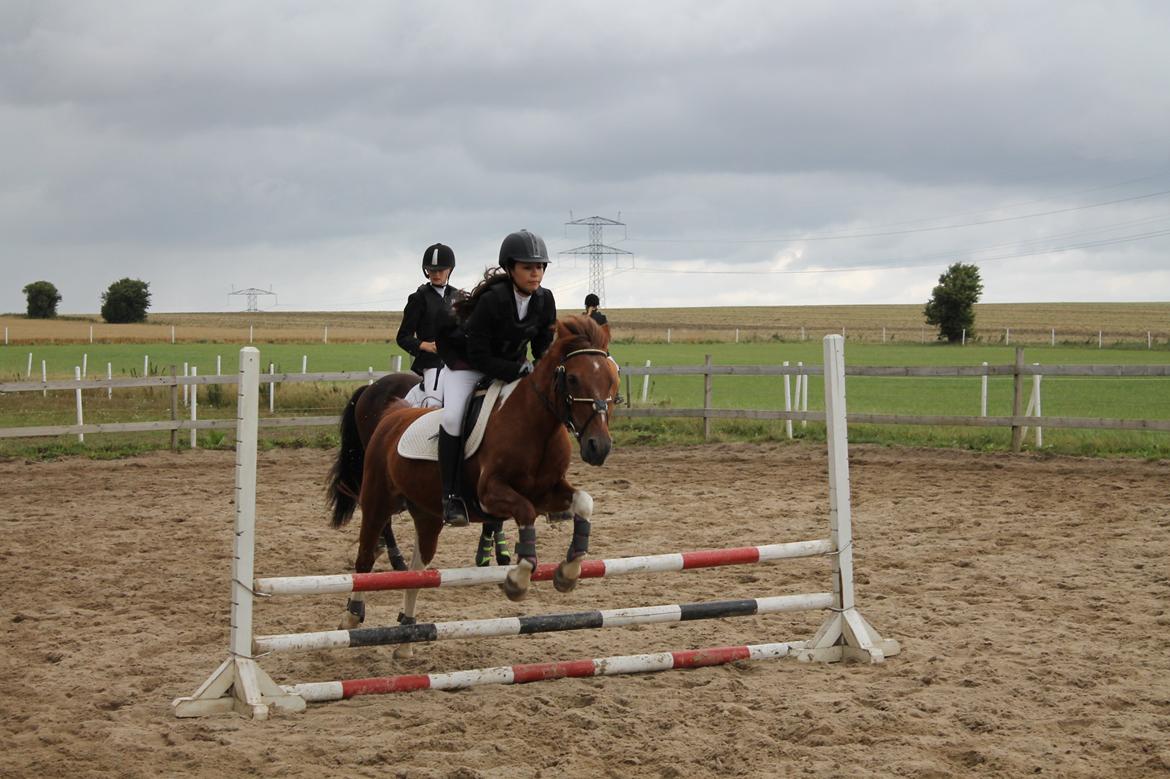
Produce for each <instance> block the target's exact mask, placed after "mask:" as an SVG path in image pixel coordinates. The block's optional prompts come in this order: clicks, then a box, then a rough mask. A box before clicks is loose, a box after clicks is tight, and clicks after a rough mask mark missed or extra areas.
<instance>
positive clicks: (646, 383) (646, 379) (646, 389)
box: [642, 360, 650, 403]
mask: <svg viewBox="0 0 1170 779" xmlns="http://www.w3.org/2000/svg"><path fill="white" fill-rule="evenodd" d="M646 368H647V370H649V368H650V361H649V360H647V361H646ZM649 396H650V374H649V373H646V374H645V375H644V376H642V402H643V403H645V402H646V398H648V397H649Z"/></svg>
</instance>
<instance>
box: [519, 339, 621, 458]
mask: <svg viewBox="0 0 1170 779" xmlns="http://www.w3.org/2000/svg"><path fill="white" fill-rule="evenodd" d="M581 354H602V355H605V356H606V358H608V357H609V352H607V351H605V350H604V349H577V350H576V351H572V352H569V353H568V354H566V355H565V356H564V357H562V358H561V362H560V364H559V365H557V368H556V372H555V374H554V377H555V378H554V379H553V388H554V395H556V394H559V395H560V396H561V397H562V398H564V404H563V407H562V409H561V411H560V412H558V411H557V410H556V408H555V407H554V405H553V404H552V403H550V402H549V400H548V398H546V397H545V396H544V393H543V392H541V391H540V390H539V389H537V390H536V392H537V394H538V395H540V397H541V399H542V400H544V404H545V406H547V407H548V410H549V411H550V412H552V415H553V416H555V417H556V418H557V420H558V421H560V423H561V424H562V425H564V426H565V429H567V430H568V431H569V432H570V433H572V434H573V435H574V436H575V437H576V438H577V443H580V442H581V436H583V435H584V434H585V430H586V429H587V428H588V427H589V425H590V423H592V422H593V419H594V418H595V417H596V416H597V415H599V414H600V415H602V416H605V415H606V414H608V413H609V404H610V403H617V402H619V401H620V399H621V398H620V396H618V395H613V396H611V397H608V398H576V397H573V396H572V395H570V394H569V388H568V386H567V382H566V381H565V363H567V362H568V361H569V360H571V359H572V358H574V357H576V356H578V355H581ZM574 403H592V404H593V413H592V414H590V415H589V418H588V419H586V420H585V424H583V425H581V429H580V430H578V429H577V425H576V424H575V423H574V422H573V404H574Z"/></svg>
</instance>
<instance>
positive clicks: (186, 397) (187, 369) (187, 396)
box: [183, 362, 191, 406]
mask: <svg viewBox="0 0 1170 779" xmlns="http://www.w3.org/2000/svg"><path fill="white" fill-rule="evenodd" d="M190 375H191V363H189V362H185V363H183V378H186V377H187V376H190ZM190 390H191V387H190V386H188V385H186V384H184V385H183V405H184V406H186V405H187V404H188V403H190V401H191V392H190Z"/></svg>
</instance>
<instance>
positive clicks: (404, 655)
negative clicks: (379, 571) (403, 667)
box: [394, 543, 427, 660]
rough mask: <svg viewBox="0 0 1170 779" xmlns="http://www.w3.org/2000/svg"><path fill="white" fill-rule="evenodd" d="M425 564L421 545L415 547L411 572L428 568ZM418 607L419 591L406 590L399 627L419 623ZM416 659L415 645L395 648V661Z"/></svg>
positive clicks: (411, 559)
mask: <svg viewBox="0 0 1170 779" xmlns="http://www.w3.org/2000/svg"><path fill="white" fill-rule="evenodd" d="M426 567H427V566H426V563H424V562H423V559H422V552H421V551H420V550H419V545H418V544H417V543H416V544H415V545H414V555H413V556H412V557H411V558H410V570H412V571H421V570H422V569H423V568H426ZM417 605H418V590H406V591H405V594H404V595H403V598H402V611H401V612H399V614H398V624H399V625H413V624H415V623H416V622H418V620H417V619H415V617H414V609H415V607H416V606H417ZM411 657H414V644H399V645H398V646H396V647H394V659H395V660H407V659H409V658H411Z"/></svg>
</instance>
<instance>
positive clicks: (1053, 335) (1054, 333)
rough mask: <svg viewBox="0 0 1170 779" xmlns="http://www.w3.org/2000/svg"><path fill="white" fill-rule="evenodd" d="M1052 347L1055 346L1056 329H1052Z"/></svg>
mask: <svg viewBox="0 0 1170 779" xmlns="http://www.w3.org/2000/svg"><path fill="white" fill-rule="evenodd" d="M1051 345H1052V346H1056V328H1055V327H1054V328H1052V344H1051Z"/></svg>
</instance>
